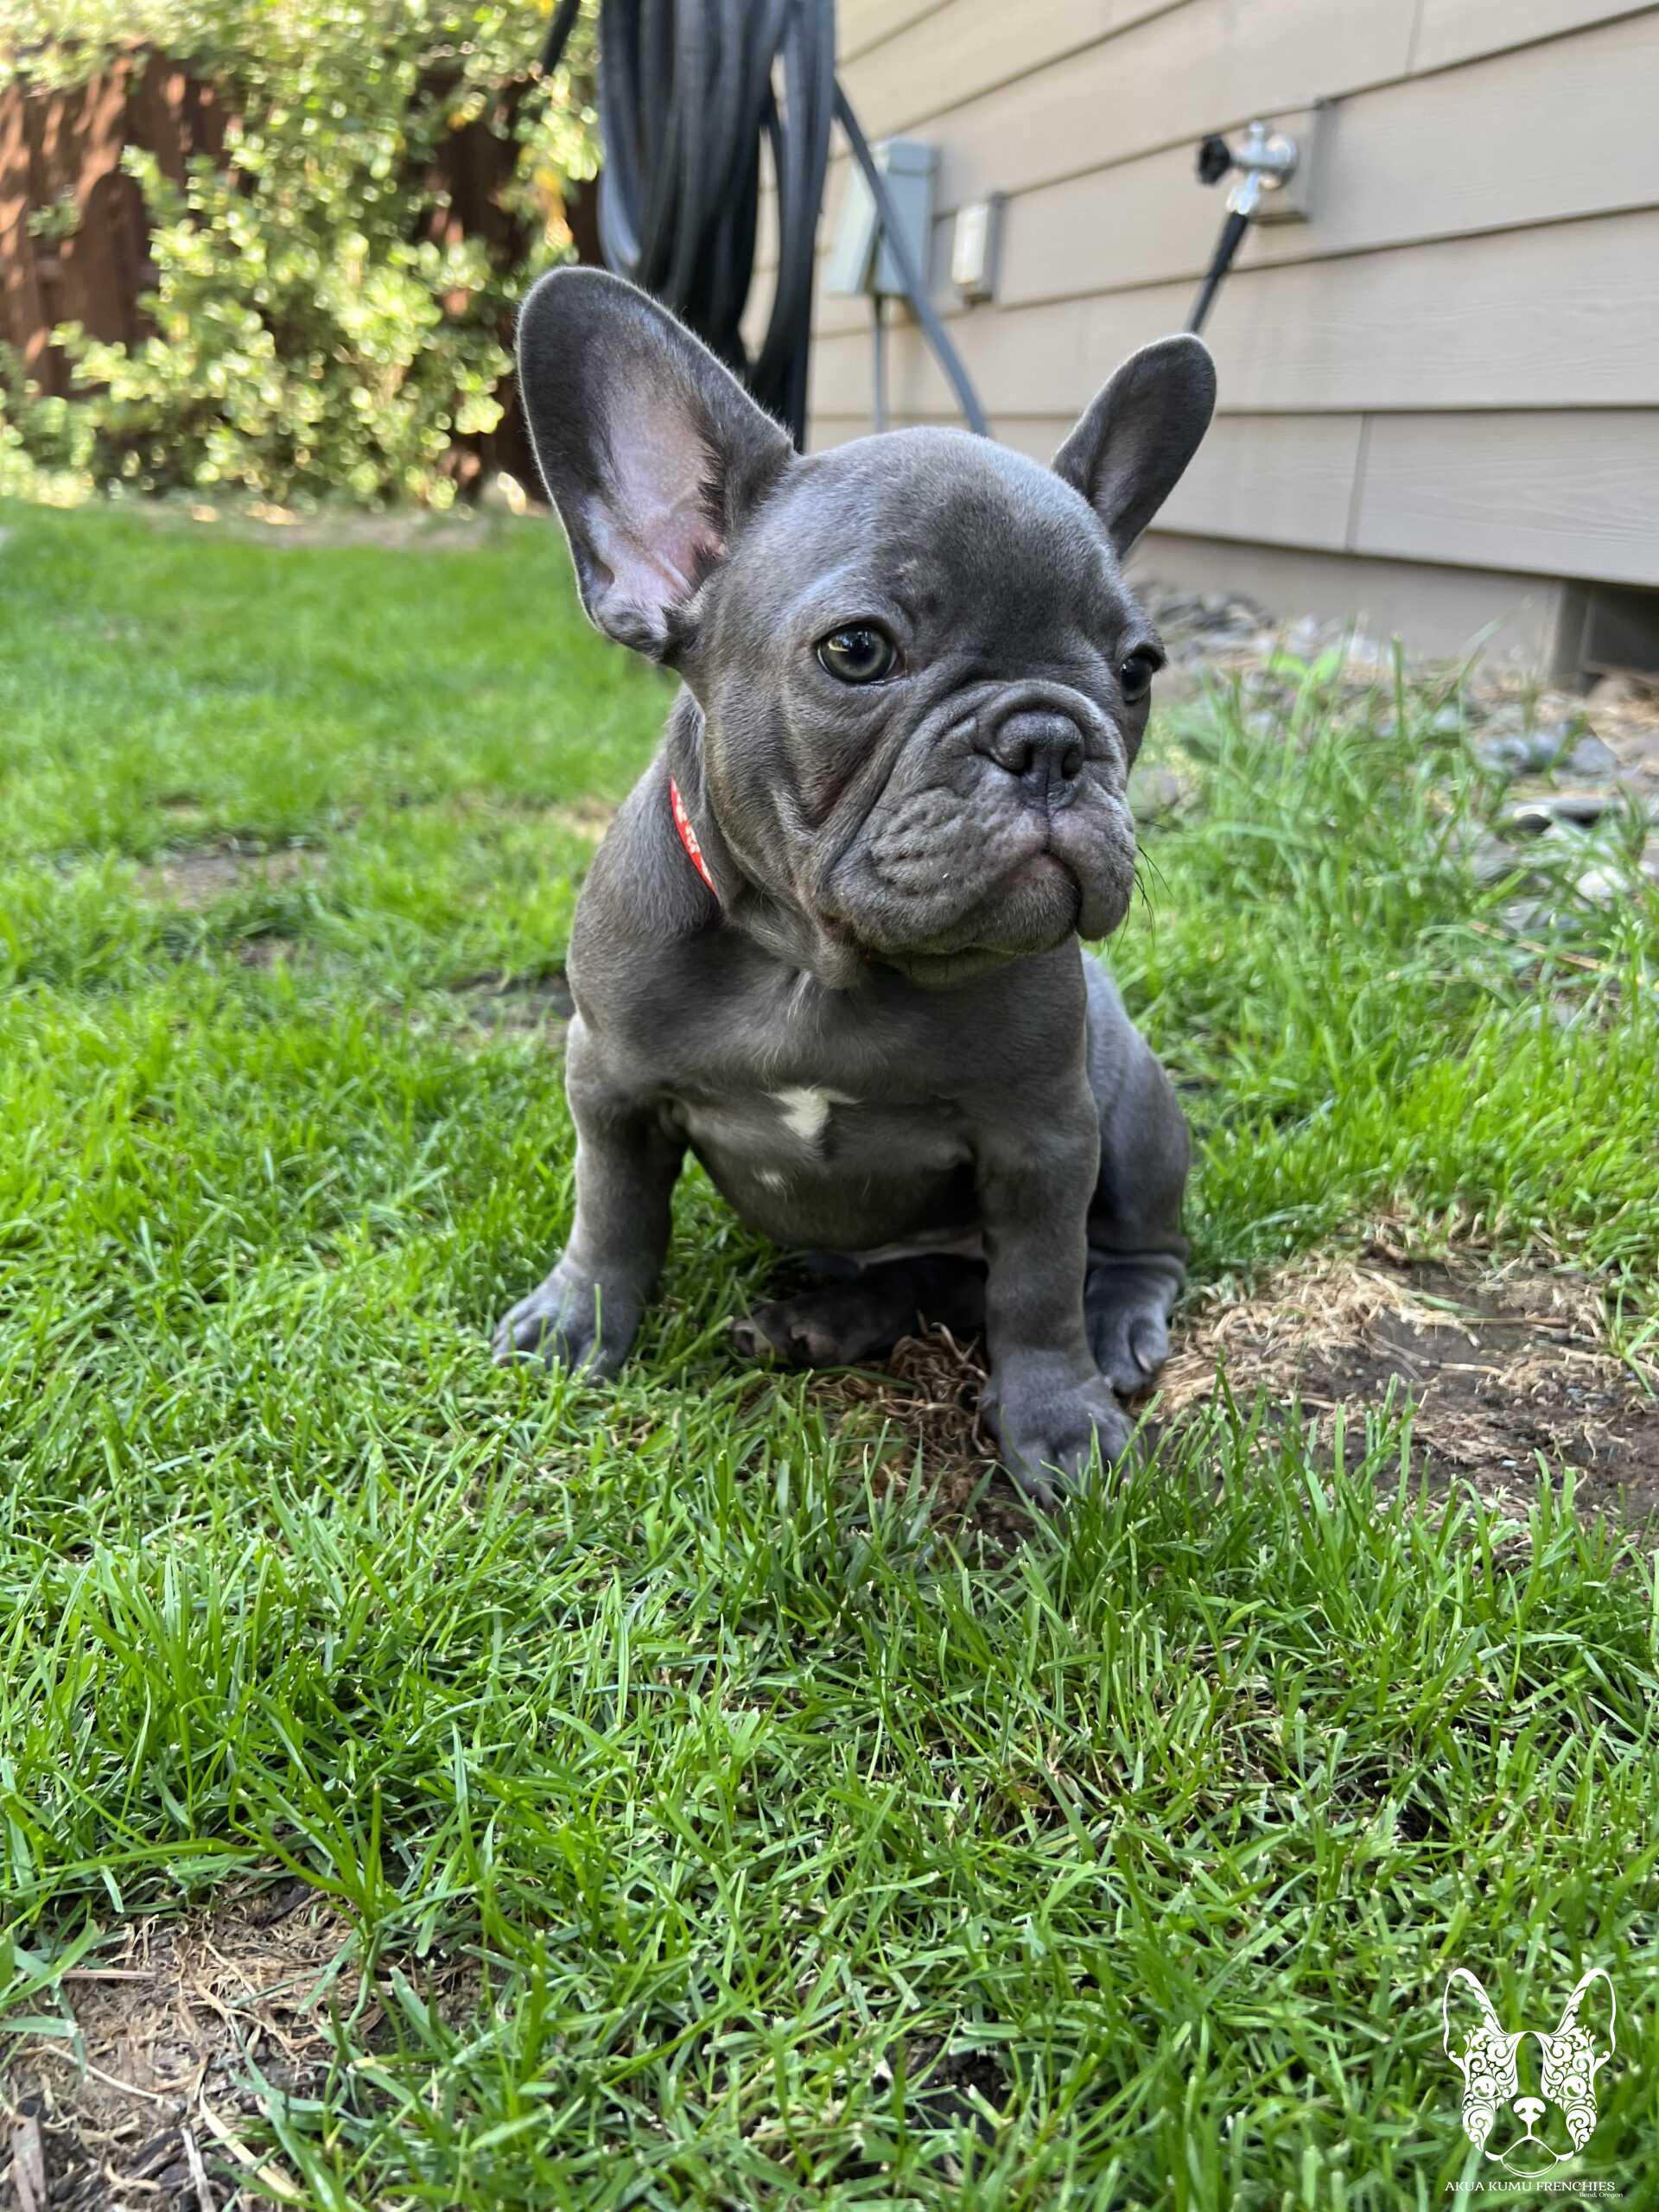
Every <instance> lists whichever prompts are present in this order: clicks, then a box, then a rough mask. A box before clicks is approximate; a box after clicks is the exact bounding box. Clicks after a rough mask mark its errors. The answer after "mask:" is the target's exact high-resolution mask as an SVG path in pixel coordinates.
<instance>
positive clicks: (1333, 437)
mask: <svg viewBox="0 0 1659 2212" xmlns="http://www.w3.org/2000/svg"><path fill="white" fill-rule="evenodd" d="M841 39H842V79H843V82H844V83H845V85H846V86H847V89H848V92H849V95H850V97H851V99H852V100H853V104H854V105H855V108H856V109H857V111H858V112H859V115H860V117H861V120H862V121H863V123H864V125H865V128H866V130H868V132H869V133H870V134H871V136H872V137H881V136H887V135H895V134H903V135H906V136H908V137H918V138H924V139H926V140H928V141H929V142H931V143H932V144H934V145H935V146H937V148H938V153H939V169H938V187H937V194H936V220H935V225H934V237H933V241H932V258H931V278H932V283H933V289H934V294H935V298H936V301H937V302H938V305H939V307H940V309H941V312H942V313H943V314H944V318H945V320H946V322H947V324H948V327H950V333H951V335H952V337H953V339H954V340H955V341H956V343H957V346H958V347H959V348H960V350H961V353H962V354H963V359H964V360H965V361H966V363H967V365H968V367H969V372H970V373H971V375H972V376H973V378H974V380H975V382H976V385H977V387H978V389H979V391H980V393H981V396H982V399H983V401H984V403H985V405H986V408H987V410H988V413H989V414H990V416H991V419H992V424H993V427H994V429H995V431H996V434H997V435H999V436H1000V437H1002V438H1004V439H1006V440H1007V442H1009V443H1010V444H1013V445H1015V446H1018V447H1020V448H1021V449H1023V450H1026V451H1028V452H1031V453H1033V454H1039V455H1042V456H1045V457H1046V455H1047V454H1049V453H1051V452H1052V450H1053V448H1054V447H1055V446H1056V445H1058V442H1059V440H1060V438H1061V436H1062V435H1064V432H1065V429H1066V427H1067V425H1068V424H1069V423H1070V421H1071V418H1072V417H1073V416H1075V415H1076V413H1077V410H1078V409H1079V408H1080V407H1081V406H1082V405H1083V404H1084V402H1085V401H1086V400H1087V399H1088V398H1089V397H1090V395H1091V394H1092V393H1093V391H1095V390H1096V387H1097V386H1098V385H1100V383H1101V382H1102V381H1103V379H1104V378H1105V377H1106V376H1107V375H1108V374H1109V372H1110V371H1111V370H1112V368H1113V367H1114V366H1115V365H1116V363H1117V361H1118V360H1119V359H1121V358H1122V355H1123V354H1124V353H1128V352H1129V351H1131V350H1132V349H1133V348H1134V347H1135V346H1139V345H1142V344H1144V343H1146V342H1147V340H1149V339H1152V338H1154V337H1157V336H1159V335H1160V334H1163V333H1164V332H1166V331H1168V330H1172V329H1177V328H1179V327H1180V326H1181V324H1182V323H1183V322H1184V321H1185V317H1186V315H1187V313H1188V311H1189V309H1190V307H1191V303H1192V294H1193V290H1194V289H1195V287H1196V284H1197V283H1198V279H1199V277H1201V275H1202V273H1203V270H1204V268H1205V264H1206V263H1207V261H1208V259H1209V256H1210V253H1211V249H1212V247H1213V245H1214V240H1215V234H1216V232H1217V227H1218V226H1219V223H1220V219H1221V214H1222V207H1221V195H1220V194H1219V193H1214V192H1205V191H1204V190H1203V189H1202V188H1200V187H1199V186H1198V183H1197V182H1196V181H1195V180H1194V177H1193V174H1192V161H1193V153H1194V148H1195V145H1196V143H1197V141H1198V138H1200V137H1203V136H1204V135H1205V133H1206V132H1208V131H1211V130H1224V131H1229V132H1230V131H1234V130H1237V129H1238V128H1239V127H1240V126H1241V125H1243V124H1245V123H1247V122H1249V120H1250V119H1251V118H1253V117H1255V116H1258V115H1259V116H1263V117H1266V118H1269V119H1272V120H1277V121H1281V122H1283V123H1284V124H1285V125H1286V127H1287V128H1288V129H1291V130H1295V129H1296V128H1297V126H1298V124H1299V123H1303V124H1305V123H1306V117H1307V114H1308V112H1309V111H1311V110H1312V108H1313V105H1314V104H1315V103H1323V104H1324V105H1323V106H1322V108H1321V115H1320V123H1319V167H1318V171H1317V175H1316V176H1315V178H1314V200H1313V219H1312V220H1311V221H1308V222H1306V223H1287V224H1278V225H1274V226H1256V227H1255V228H1253V229H1252V231H1251V232H1250V235H1249V238H1248V239H1247V241H1246V243H1245V245H1244V246H1243V250H1242V251H1241V253H1240V256H1239V258H1238V260H1237V262H1236V264H1235V266H1234V269H1233V271H1232V273H1231V275H1230V277H1228V279H1227V282H1226V283H1225V285H1224V288H1223V289H1222V292H1221V295H1220V296H1219V298H1218V300H1217V302H1216V305H1215V308H1214V309H1213V311H1212V313H1211V318H1210V321H1209V322H1208V324H1207V326H1206V328H1205V336H1206V338H1207V340H1209V342H1210V343H1211V346H1212V347H1213V349H1214V352H1215V354H1216V358H1217V368H1218V371H1219V374H1220V385H1221V402H1220V411H1219V413H1218V416H1217V423H1216V427H1215V429H1214V431H1213V432H1212V434H1211V438H1210V441H1209V442H1208V444H1207V445H1206V447H1205V450H1204V452H1203V453H1202V454H1200V456H1199V458H1198V461H1197V462H1196V463H1195V464H1194V467H1193V468H1192V471H1191V473H1190V474H1189V475H1188V477H1187V479H1186V480H1185V482H1184V483H1183V484H1182V486H1180V488H1179V491H1178V492H1177V493H1176V494H1175V497H1174V499H1173V500H1172V501H1171V503H1170V505H1169V506H1168V508H1167V509H1166V511H1165V514H1164V516H1163V518H1162V519H1161V522H1160V529H1159V530H1158V531H1156V532H1155V533H1154V535H1153V536H1152V537H1150V538H1149V539H1148V540H1147V546H1146V548H1145V549H1144V551H1143V554H1142V556H1141V558H1142V560H1143V562H1145V563H1147V564H1149V565H1151V566H1154V567H1156V568H1157V569H1160V571H1161V572H1163V573H1166V574H1175V575H1182V576H1185V577H1190V578H1191V579H1192V581H1194V582H1197V581H1198V580H1199V575H1200V572H1202V574H1203V575H1204V576H1205V577H1206V578H1213V577H1215V576H1217V575H1220V574H1222V573H1226V574H1227V575H1229V576H1230V579H1231V581H1233V582H1235V583H1236V584H1237V585H1240V586H1242V587H1243V588H1252V586H1253V584H1258V583H1259V584H1260V586H1261V588H1262V590H1263V595H1266V594H1267V590H1268V586H1269V585H1276V586H1277V587H1278V588H1288V586H1289V585H1290V584H1292V583H1294V585H1295V586H1296V587H1297V588H1299V589H1300V592H1301V594H1302V596H1303V603H1305V604H1311V605H1316V606H1319V605H1323V606H1325V607H1328V608H1329V609H1330V610H1331V611H1338V609H1344V608H1346V607H1353V608H1354V609H1356V610H1362V609H1363V610H1364V611H1368V612H1370V613H1372V614H1373V615H1374V616H1375V615H1376V613H1377V612H1378V611H1379V610H1380V608H1381V607H1383V605H1384V604H1386V606H1387V607H1389V610H1390V612H1391V613H1393V614H1395V615H1399V614H1401V613H1403V614H1405V615H1406V616H1408V617H1409V616H1410V614H1411V613H1412V612H1413V608H1414V605H1415V606H1417V607H1420V608H1421V613H1422V616H1423V619H1424V620H1425V622H1427V625H1428V626H1429V627H1430V628H1431V629H1433V630H1434V631H1435V632H1436V635H1435V637H1434V638H1433V640H1432V641H1431V642H1432V643H1433V644H1434V645H1444V646H1446V647H1448V648H1449V647H1450V646H1452V645H1454V644H1455V643H1457V642H1458V639H1456V638H1455V637H1454V636H1452V634H1451V631H1452V628H1454V627H1455V625H1456V623H1457V622H1458V621H1459V620H1462V618H1463V614H1464V613H1465V612H1471V611H1474V610H1478V611H1479V613H1480V622H1479V623H1478V624H1476V623H1471V629H1472V628H1473V627H1476V626H1484V623H1485V622H1486V621H1487V620H1490V619H1491V611H1492V610H1493V609H1494V608H1496V609H1497V611H1498V612H1500V613H1502V612H1503V611H1504V610H1505V609H1507V608H1510V607H1513V609H1514V611H1515V614H1516V620H1514V622H1513V623H1512V624H1511V625H1510V633H1511V641H1512V642H1513V643H1515V644H1516V646H1517V648H1519V647H1522V646H1524V649H1525V650H1527V651H1528V652H1553V653H1554V655H1555V657H1556V658H1560V657H1561V656H1562V654H1563V653H1568V654H1569V655H1570V651H1571V649H1572V645H1571V639H1576V636H1577V629H1576V627H1574V628H1573V629H1572V631H1571V639H1567V631H1566V629H1565V628H1564V625H1565V624H1567V622H1568V619H1569V618H1570V622H1571V624H1573V625H1577V624H1580V622H1581V618H1582V605H1583V601H1584V595H1585V593H1586V591H1590V592H1593V590H1594V588H1596V587H1597V586H1598V585H1608V586H1612V585H1618V586H1624V587H1628V586H1630V585H1635V586H1638V587H1642V588H1654V589H1656V590H1659V5H1656V4H1651V3H1650V4H1648V5H1643V6H1640V7H1628V6H1626V7H1618V6H1613V5H1609V4H1606V0H1600V3H1599V4H1598V0H1162V4H1159V0H843V4H842V9H841ZM845 174H846V163H845V160H844V157H843V156H837V158H836V162H835V163H834V165H833V167H832V172H831V179H830V184H829V194H828V209H829V219H828V220H827V222H826V225H825V229H824V235H825V240H826V242H827V241H828V239H829V237H831V236H832V235H833V230H834V220H835V214H836V208H837V207H838V204H839V197H840V192H841V189H842V186H843V184H844V181H845ZM992 191H1000V192H1003V193H1006V194H1007V195H1008V200H1007V211H1006V216H1005V224H1004V231H1003V245H1002V265H1001V277H1000V282H999V285H998V292H997V297H996V299H995V302H990V303H988V304H982V305H978V306H975V307H972V308H963V307H961V306H960V305H958V303H957V301H956V299H955V296H954V295H953V294H952V293H951V291H950V284H949V282H948V267H949V258H950V239H951V232H952V224H953V219H954V215H955V211H956V210H957V207H960V206H961V205H962V204H963V202H964V201H965V200H971V199H975V198H977V197H979V196H981V195H982V194H985V193H988V192H992ZM888 378H889V385H888V391H889V406H890V410H891V414H892V419H893V421H895V422H928V421H938V422H954V421H955V420H956V419H957V416H956V410H955V407H954V404H953V402H952V398H951V395H950V390H949V387H948V385H946V384H945V382H944V378H942V377H941V376H940V374H939V372H938V368H937V366H936V365H935V364H934V362H933V360H932V359H931V355H930V354H929V353H928V351H927V349H926V346H925V343H924V342H923V340H922V339H921V336H920V334H919V332H918V330H917V329H916V328H915V327H914V326H913V325H912V323H911V321H910V320H909V318H908V317H907V316H906V315H902V314H900V313H897V312H895V313H894V315H893V316H892V318H891V319H890V343H889V346H888ZM812 404H813V419H812V426H811V442H812V443H813V444H815V445H819V446H822V445H826V444H832V443H835V442H839V441H840V440H842V439H844V438H848V437H851V436H856V435H860V434H861V432H863V431H864V430H867V429H868V428H869V426H870V406H871V362H870V342H869V308H868V302H865V301H863V300H856V299H842V298H834V297H830V296H823V295H822V294H821V296H820V298H819V302H818V309H817V342H816V346H815V349H814V360H813V378H812ZM1427 563H1433V567H1432V568H1431V567H1427V566H1425V565H1424V564H1427ZM1453 575H1461V576H1462V577H1463V579H1464V583H1465V587H1466V588H1463V589H1461V590H1454V589H1452V588H1450V586H1449V583H1448V579H1449V578H1451V577H1452V576H1453ZM1414 594H1415V596H1414ZM1523 602H1524V604H1523ZM1654 605H1655V609H1656V627H1655V637H1656V646H1659V599H1656V601H1655V602H1654ZM1408 626H1409V625H1408ZM1564 639H1567V642H1564Z"/></svg>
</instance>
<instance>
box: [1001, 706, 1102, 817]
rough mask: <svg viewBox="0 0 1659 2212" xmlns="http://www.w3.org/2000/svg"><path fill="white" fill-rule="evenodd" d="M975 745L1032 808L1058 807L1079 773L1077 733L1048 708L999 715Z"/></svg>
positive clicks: (1068, 721) (1080, 759) (1068, 795)
mask: <svg viewBox="0 0 1659 2212" xmlns="http://www.w3.org/2000/svg"><path fill="white" fill-rule="evenodd" d="M980 745H981V750H982V752H985V753H988V754H989V755H990V757H991V759H992V760H995V763H996V765H997V766H998V767H999V768H1006V769H1007V772H1008V773H1009V775H1011V776H1014V777H1016V778H1017V779H1019V783H1020V789H1021V790H1022V791H1024V792H1025V794H1026V796H1027V798H1029V799H1031V800H1032V801H1033V804H1036V805H1038V806H1060V805H1063V804H1065V801H1066V800H1067V799H1069V798H1071V795H1072V793H1073V791H1075V790H1076V788H1077V778H1078V777H1079V776H1080V775H1081V774H1082V773H1083V734H1082V732H1081V731H1080V730H1079V729H1078V728H1077V724H1076V723H1075V722H1074V721H1071V718H1070V717H1069V716H1068V715H1061V714H1056V713H1055V712H1053V710H1052V709H1048V708H1042V707H1025V708H1020V709H1016V710H1015V711H1014V713H1013V714H1011V715H1004V716H1003V718H1002V720H1001V721H1000V722H996V723H995V724H993V725H992V727H991V730H990V734H989V735H988V737H985V738H982V740H981V741H980Z"/></svg>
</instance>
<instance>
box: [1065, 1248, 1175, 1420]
mask: <svg viewBox="0 0 1659 2212" xmlns="http://www.w3.org/2000/svg"><path fill="white" fill-rule="evenodd" d="M1180 1287H1181V1270H1180V1268H1179V1266H1177V1265H1176V1264H1175V1263H1174V1262H1173V1261H1167V1260H1163V1259H1161V1258H1160V1259H1154V1260H1150V1261H1147V1262H1125V1261H1122V1260H1118V1259H1112V1260H1104V1259H1096V1260H1095V1261H1093V1262H1091V1263H1090V1268H1089V1276H1088V1280H1087V1281H1086V1282H1085V1283H1084V1290H1083V1310H1084V1320H1085V1322H1086V1324H1087V1326H1088V1331H1089V1349H1090V1351H1092V1352H1093V1354H1094V1356H1095V1364H1096V1367H1097V1368H1099V1370H1100V1371H1101V1373H1102V1374H1103V1376H1105V1377H1106V1380H1107V1381H1108V1382H1109V1383H1110V1384H1111V1386H1112V1388H1113V1389H1115V1390H1116V1391H1118V1392H1120V1393H1121V1394H1122V1395H1123V1396H1124V1397H1126V1398H1132V1397H1134V1396H1135V1395H1136V1394H1137V1392H1139V1391H1141V1390H1144V1389H1147V1388H1148V1386H1149V1385H1150V1384H1151V1383H1152V1381H1153V1379H1154V1376H1156V1375H1157V1372H1158V1370H1159V1369H1160V1367H1161V1366H1162V1365H1163V1363H1164V1362H1165V1361H1166V1359H1167V1358H1168V1357H1169V1316H1170V1313H1171V1312H1172V1311H1173V1307H1174V1304H1175V1300H1176V1296H1177V1294H1179V1290H1180Z"/></svg>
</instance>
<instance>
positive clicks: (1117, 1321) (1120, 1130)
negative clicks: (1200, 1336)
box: [1083, 961, 1191, 1397]
mask: <svg viewBox="0 0 1659 2212" xmlns="http://www.w3.org/2000/svg"><path fill="white" fill-rule="evenodd" d="M1089 967H1090V976H1089V1065H1090V1082H1091V1084H1092V1085H1093V1088H1094V1092H1095V1096H1096V1099H1097V1100H1098V1101H1099V1102H1100V1179H1099V1180H1098V1182H1097V1183H1096V1186H1095V1193H1094V1197H1093V1198H1092V1199H1091V1200H1090V1206H1089V1263H1088V1272H1087V1274H1086V1275H1085V1276H1084V1293H1083V1302H1084V1319H1085V1322H1086V1325H1087V1328H1088V1332H1089V1345H1090V1351H1092V1352H1093V1353H1094V1356H1095V1360H1096V1364H1097V1365H1098V1367H1099V1369H1100V1370H1101V1373H1102V1374H1103V1375H1104V1376H1105V1377H1106V1379H1107V1381H1108V1382H1109V1383H1110V1384H1111V1386H1112V1388H1113V1389H1115V1390H1116V1391H1118V1392H1119V1393H1120V1394H1121V1395H1123V1396H1125V1397H1131V1396H1133V1395H1135V1392H1136V1391H1137V1390H1143V1389H1145V1388H1146V1387H1147V1384H1148V1383H1150V1382H1151V1380H1152V1378H1153V1376H1154V1375H1156V1373H1157V1372H1158V1370H1159V1369H1160V1367H1161V1366H1162V1365H1163V1363H1164V1361H1165V1360H1166V1358H1167V1357H1168V1356H1169V1317H1170V1314H1171V1313H1172V1312H1173V1309H1174V1305H1175V1300H1176V1299H1177V1297H1178V1296H1179V1294H1180V1288H1181V1285H1182V1283H1183V1282H1184V1281H1185V1277H1186V1255H1187V1243H1186V1239H1185V1236H1182V1234H1181V1199H1182V1196H1183V1193H1184V1192H1185V1188H1186V1172H1187V1166H1188V1161H1189V1158H1190V1155H1191V1145H1190V1143H1189V1141H1188V1138H1187V1133H1186V1118H1185V1115H1183V1113H1182V1112H1181V1109H1180V1106H1179V1102H1178V1101H1177V1099H1176V1096H1175V1092H1174V1090H1173V1086H1172V1085H1171V1084H1170V1080H1169V1077H1167V1076H1166V1074H1165V1073H1164V1071H1163V1069H1162V1068H1161V1067H1160V1065H1159V1064H1158V1062H1157V1060H1156V1059H1155V1058H1154V1057H1153V1053H1152V1051H1151V1048H1150V1046H1148V1045H1147V1041H1146V1039H1144V1038H1143V1037H1142V1036H1141V1033H1140V1032H1139V1030H1137V1029H1136V1028H1135V1027H1134V1025H1133V1024H1132V1023H1131V1021H1130V1020H1129V1018H1128V1015H1127V1014H1125V1013H1124V1011H1123V1006H1122V1001H1121V1000H1120V999H1119V997H1118V995H1117V991H1116V986H1115V985H1113V984H1112V983H1111V982H1109V979H1108V978H1107V976H1106V975H1105V973H1104V971H1103V969H1100V968H1098V967H1097V966H1096V964H1095V963H1094V962H1093V961H1090V963H1089Z"/></svg>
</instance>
